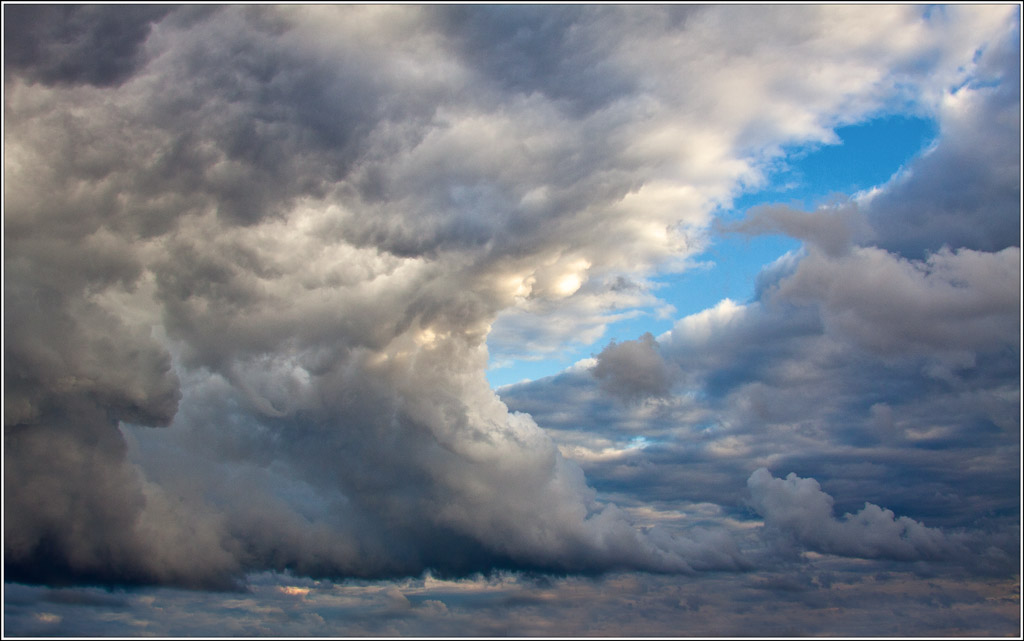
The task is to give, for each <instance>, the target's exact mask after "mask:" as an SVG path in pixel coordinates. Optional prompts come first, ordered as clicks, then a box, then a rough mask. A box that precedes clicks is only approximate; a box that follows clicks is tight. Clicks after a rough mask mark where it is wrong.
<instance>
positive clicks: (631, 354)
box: [591, 332, 673, 401]
mask: <svg viewBox="0 0 1024 641" xmlns="http://www.w3.org/2000/svg"><path fill="white" fill-rule="evenodd" d="M591 372H592V373H593V375H594V377H596V378H597V379H598V381H599V384H600V386H601V389H602V390H604V391H606V392H608V393H609V394H612V395H613V396H616V397H618V398H620V399H622V400H624V401H631V400H640V399H643V398H648V397H652V396H653V397H660V396H661V397H663V396H666V395H668V393H669V390H670V388H671V385H672V379H673V372H672V371H671V369H670V368H669V366H668V364H667V363H665V361H664V360H662V358H661V355H660V354H658V343H657V342H655V340H654V336H653V335H651V334H650V333H649V332H648V333H647V334H644V335H643V336H641V337H640V338H639V339H637V340H635V341H624V342H622V343H616V342H615V341H612V342H611V343H609V344H608V346H607V347H605V348H604V349H603V350H602V351H601V353H600V354H598V355H597V364H596V365H594V368H593V369H592V370H591Z"/></svg>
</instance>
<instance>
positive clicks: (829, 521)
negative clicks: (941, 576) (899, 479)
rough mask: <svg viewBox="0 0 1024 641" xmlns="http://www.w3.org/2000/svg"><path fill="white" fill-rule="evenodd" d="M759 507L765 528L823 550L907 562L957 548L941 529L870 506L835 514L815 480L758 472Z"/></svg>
mask: <svg viewBox="0 0 1024 641" xmlns="http://www.w3.org/2000/svg"><path fill="white" fill-rule="evenodd" d="M747 487H748V488H749V489H750V494H751V501H752V504H753V506H754V509H756V510H757V511H758V513H759V514H761V516H763V517H764V519H765V525H766V526H767V527H770V528H777V529H779V530H781V531H782V532H785V533H786V534H789V535H791V536H793V537H794V538H795V539H796V540H797V541H798V542H800V543H801V544H803V545H805V546H807V547H809V548H810V549H812V550H815V551H818V552H826V553H829V554H839V555H843V556H854V557H862V558H892V559H898V560H903V561H910V560H917V559H933V558H942V557H944V556H949V555H951V554H952V553H954V552H955V551H957V547H958V546H956V544H955V543H953V542H952V541H951V540H949V539H948V538H947V537H946V535H945V534H944V533H943V532H942V531H941V530H937V529H934V528H929V527H925V526H924V525H922V524H921V523H918V522H917V521H915V520H913V519H910V518H907V517H905V516H901V517H898V518H897V517H896V515H895V514H893V512H892V511H891V510H887V509H885V508H881V507H879V506H877V505H875V504H873V503H865V504H864V507H863V508H862V509H861V510H860V511H858V512H857V513H856V514H847V515H846V516H844V517H843V518H842V519H836V518H835V517H833V516H832V506H833V499H832V497H831V496H829V495H828V494H826V493H825V492H823V491H822V490H821V486H820V485H819V484H818V482H817V481H815V480H814V479H812V478H806V479H804V478H800V477H799V476H797V475H796V474H794V473H790V474H789V476H787V477H786V478H785V479H780V478H775V477H774V476H772V474H771V472H769V471H768V470H767V469H765V468H763V467H762V468H758V469H757V470H755V471H754V473H753V474H751V475H750V478H749V479H748V480H747Z"/></svg>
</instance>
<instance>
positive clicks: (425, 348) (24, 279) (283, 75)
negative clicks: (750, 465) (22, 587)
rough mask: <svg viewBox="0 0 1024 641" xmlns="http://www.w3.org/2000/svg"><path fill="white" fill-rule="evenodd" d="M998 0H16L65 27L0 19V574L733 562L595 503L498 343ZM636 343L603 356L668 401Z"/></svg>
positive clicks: (728, 546) (993, 19) (754, 174)
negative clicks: (571, 1) (797, 3)
mask: <svg viewBox="0 0 1024 641" xmlns="http://www.w3.org/2000/svg"><path fill="white" fill-rule="evenodd" d="M1006 9H1007V8H1005V7H1004V8H991V7H990V8H987V9H985V10H980V9H978V10H975V9H970V8H966V7H964V8H956V7H950V8H949V11H950V13H956V14H957V16H956V17H951V18H949V19H948V20H946V19H942V20H940V19H937V18H935V19H928V18H926V17H924V16H923V15H922V11H921V10H920V8H919V7H912V6H908V7H886V8H884V9H875V10H873V11H872V12H870V13H868V12H863V11H860V10H858V8H856V7H819V8H814V9H807V8H799V9H798V8H780V7H763V8H751V7H744V8H726V7H716V8H703V7H667V6H661V7H648V8H645V9H643V10H635V9H629V8H626V7H567V8H557V9H556V10H548V9H547V8H543V7H472V8H467V7H412V6H367V7H361V6H360V7H357V6H316V7H313V6H309V7H297V6H296V7H280V8H273V7H227V8H224V7H220V8H207V7H199V6H187V7H178V8H173V9H167V10H166V11H165V10H164V9H160V10H150V9H148V8H141V7H132V8H113V7H109V8H108V7H102V8H100V7H90V8H85V7H54V8H49V7H47V8H35V7H24V6H8V7H5V29H8V30H10V33H12V34H13V33H16V32H20V33H25V34H46V36H47V38H48V40H47V42H46V44H44V45H38V46H37V45H29V44H27V42H28V40H27V39H25V38H21V37H17V38H8V39H6V42H5V47H7V49H6V52H5V55H6V59H7V60H8V67H7V69H6V70H5V72H6V75H5V91H6V104H5V110H6V112H5V115H6V139H5V215H4V226H5V258H4V260H5V283H4V284H5V294H4V296H5V301H4V302H5V313H6V316H5V332H6V337H5V339H6V351H5V355H4V357H5V376H6V378H5V390H4V391H5V415H4V422H5V448H6V450H5V510H6V514H5V516H6V519H5V523H6V526H5V554H6V571H7V578H8V579H10V580H16V581H27V582H44V583H54V584H60V583H68V582H72V583H73V582H88V583H107V584H123V583H161V584H176V585H184V586H189V587H201V586H205V587H221V586H227V585H231V584H232V583H233V582H234V581H235V580H237V579H239V578H240V577H242V576H243V575H245V574H246V573H249V572H258V571H262V570H277V571H284V570H289V571H291V572H294V573H297V574H302V575H308V576H315V577H317V576H322V577H353V576H355V577H369V578H377V577H393V576H404V575H417V574H419V573H421V572H422V571H424V570H425V569H427V568H432V569H435V570H437V571H440V572H443V573H455V574H468V573H472V572H477V571H487V570H491V569H494V568H511V569H534V570H541V571H551V572H585V573H595V572H604V571H609V570H643V571H651V572H665V573H676V572H684V573H688V572H693V571H699V570H733V569H743V568H749V567H751V561H750V560H749V559H747V558H746V557H745V556H744V555H743V553H742V552H741V551H740V547H739V545H738V543H737V541H736V540H735V539H734V537H733V536H731V535H730V534H729V533H727V532H726V531H725V530H723V529H722V528H711V529H707V528H704V529H676V530H673V529H671V528H665V527H660V526H653V527H643V528H641V527H639V526H638V525H637V523H636V522H635V519H634V517H633V516H632V515H631V513H629V512H627V511H626V510H624V509H621V508H620V507H617V506H616V505H615V504H613V503H610V502H608V501H607V500H605V499H604V498H603V497H600V496H599V495H598V494H597V492H596V491H595V490H594V489H593V488H592V487H590V486H589V485H588V482H587V479H585V478H584V474H583V471H582V470H581V467H580V465H579V464H578V463H577V462H575V461H572V460H569V459H568V458H566V457H565V456H563V455H562V453H561V452H560V450H559V448H558V447H557V445H556V442H555V441H554V440H553V439H552V437H551V436H550V435H549V434H548V433H547V432H546V431H544V430H543V429H541V428H540V427H538V424H537V423H536V422H535V420H534V418H533V417H531V416H530V415H529V414H526V413H519V412H511V411H509V409H508V407H507V406H506V405H505V403H504V402H503V401H502V400H501V399H500V398H499V397H498V396H497V395H496V394H495V393H494V392H493V391H492V390H491V389H490V388H489V386H488V384H487V381H486V379H485V377H484V371H485V368H486V365H487V359H488V353H489V352H488V346H489V345H490V348H491V349H492V350H493V351H494V352H495V353H497V354H499V355H501V354H503V353H505V354H509V353H515V352H516V350H517V349H518V347H517V346H516V343H518V342H520V341H519V339H516V340H510V337H514V336H517V335H518V336H520V337H521V336H523V335H530V336H534V337H537V344H536V346H535V347H536V349H538V350H544V349H552V347H551V346H552V345H557V344H560V343H563V342H565V341H566V340H569V339H570V338H572V337H575V336H578V335H580V333H581V332H583V333H586V332H590V334H589V335H592V336H593V337H594V338H596V337H598V336H600V334H601V331H603V327H604V325H605V324H606V323H607V322H608V321H609V319H610V318H613V317H614V316H615V315H616V314H618V313H622V312H623V310H624V309H626V308H629V307H631V306H636V305H649V304H652V302H653V300H655V299H653V297H652V296H650V295H649V294H648V293H646V292H648V289H645V286H646V285H647V284H648V283H647V280H646V279H648V278H650V277H652V276H653V275H655V274H657V273H659V272H664V271H673V270H680V269H683V268H684V267H685V266H686V264H687V263H686V259H687V258H688V257H690V256H692V255H694V253H695V252H698V251H700V250H701V249H702V248H703V247H704V246H705V245H706V243H707V230H708V227H709V225H710V223H711V220H712V214H713V212H714V211H715V208H716V207H718V206H722V205H727V204H728V203H729V202H730V200H731V198H732V197H733V196H735V195H736V194H737V193H739V191H740V190H741V189H742V188H744V187H747V186H752V185H756V184H759V183H760V182H762V181H763V180H764V171H765V170H766V168H767V167H768V165H769V164H770V162H771V161H772V159H773V158H775V157H777V156H779V155H780V154H781V153H782V151H781V149H782V148H783V146H784V145H793V144H803V143H809V142H820V141H828V140H829V139H830V136H831V135H832V128H833V127H835V126H837V125H838V124H841V123H846V122H855V121H857V120H860V119H863V118H867V117H869V116H870V115H872V114H874V113H876V112H879V111H883V110H885V109H887V108H889V107H890V106H891V105H892V104H896V103H898V102H900V101H902V100H904V99H905V98H906V96H905V95H904V93H905V92H906V91H909V90H911V89H912V90H913V91H916V92H918V93H920V94H921V95H923V96H926V99H927V96H929V95H931V93H935V92H940V93H941V91H942V90H943V89H942V88H943V87H945V86H948V85H952V84H954V83H955V82H957V81H960V80H961V79H962V77H963V76H964V74H965V73H967V72H965V71H964V69H965V68H966V67H965V65H969V64H970V62H971V58H972V55H973V52H974V50H975V49H976V48H977V47H979V46H981V45H982V44H983V43H984V42H986V41H988V40H993V41H994V40H997V39H999V38H1002V37H1005V32H1006V30H1007V26H1006V22H1007V15H1008V13H1007V10H1006ZM879 10H880V11H883V12H884V13H885V20H882V21H880V20H879V19H878V13H877V11H879ZM114 13H117V15H118V17H117V19H114V17H113V15H114ZM839 21H843V24H844V27H843V28H842V29H839V30H837V25H838V24H839ZM851 24H856V25H859V26H860V27H861V28H860V29H849V28H847V27H849V26H850V25H851ZM879 24H884V25H888V28H885V29H878V28H877V26H878V25H879ZM889 29H891V30H892V31H890V30H889ZM894 32H898V33H899V34H900V42H901V43H902V44H901V45H900V46H899V47H895V46H892V45H891V42H892V34H893V33H894ZM98 34H112V37H99V35H98ZM32 42H34V40H33V41H32ZM538 42H543V43H544V46H537V44H538ZM940 43H941V44H942V48H941V50H942V51H943V52H944V53H943V55H938V56H936V55H933V54H934V52H935V50H936V47H938V45H939V44H940ZM510 60H511V61H515V62H516V64H509V61H510ZM552 60H557V61H558V63H557V64H551V61H552ZM806 60H815V61H816V71H815V73H812V74H805V73H801V72H799V71H798V69H799V68H800V66H801V65H802V64H804V62H805V61H806ZM890 70H896V72H894V73H892V74H890V75H886V74H887V73H888V72H889V71H890ZM908 88H911V89H908ZM930 92H931V93H930ZM864 251H866V252H869V251H872V250H869V249H864ZM879 251H881V250H879ZM1004 251H1008V252H1010V251H1012V249H1006V250H1004ZM858 256H860V254H857V253H854V254H850V255H847V256H845V258H843V259H849V260H855V259H856V258H857V257H858ZM936 256H939V258H935V259H934V260H935V261H938V262H941V261H943V260H947V261H952V262H954V263H956V264H957V265H959V264H960V263H962V262H965V261H969V260H970V256H969V255H968V253H966V252H960V253H958V254H955V257H956V258H955V259H954V258H949V256H951V255H950V254H936ZM986 256H987V255H986ZM991 260H994V259H991V258H979V259H978V261H977V264H978V266H979V267H983V268H986V269H987V268H988V267H985V265H988V262H990V261H991ZM938 262H937V263H936V265H937V267H936V268H937V269H940V268H941V265H939V264H938ZM982 263H984V265H982ZM798 269H799V268H798ZM992 269H994V270H995V272H998V273H999V274H1002V273H1003V271H1000V270H1004V267H1002V266H994V267H992ZM623 282H633V283H638V286H637V288H636V289H635V291H636V292H640V293H634V294H628V293H624V290H623V288H622V286H621V285H622V283H623ZM957 282H960V281H957ZM967 282H968V285H971V284H973V282H974V281H971V280H970V279H968V281H967ZM840 299H841V297H840ZM566 309H569V310H572V311H573V313H571V314H565V313H561V314H560V311H562V312H564V310H566ZM929 309H931V308H929V307H928V306H927V305H922V306H921V307H920V312H921V313H922V314H926V313H927V312H928V311H929ZM509 318H514V319H516V321H517V324H516V325H515V327H514V329H515V330H516V331H505V330H504V329H503V322H506V321H505V320H503V319H509ZM842 318H843V317H842V316H840V318H839V321H837V322H838V324H839V325H842V322H841V320H842ZM551 319H556V320H557V321H558V322H550V321H551ZM985 327H989V325H985ZM994 327H995V328H996V330H997V331H1002V330H1003V328H1004V320H999V321H997V322H996V325H995V326H994ZM950 331H953V332H954V333H955V331H956V328H953V329H951V330H950ZM517 332H518V334H517ZM957 335H959V334H957ZM999 340H1001V339H999ZM968 342H969V341H968ZM997 342H998V341H997ZM627 345H628V344H627V343H622V344H620V345H618V346H617V347H616V348H615V349H613V348H609V350H606V352H605V353H604V357H603V360H602V363H609V364H610V365H611V366H612V367H613V369H614V370H615V372H616V374H615V375H609V376H608V377H606V378H605V379H604V380H605V381H606V382H607V384H608V385H614V384H616V382H618V383H619V385H618V386H617V387H616V390H617V392H616V393H619V394H621V395H624V396H626V397H629V398H639V397H640V396H642V395H643V394H644V393H647V392H651V391H653V392H655V393H657V394H658V395H661V396H666V395H668V392H669V390H670V388H671V385H672V384H673V381H674V380H675V377H676V376H678V375H679V374H678V373H677V372H676V371H675V370H674V369H672V368H667V369H665V370H664V371H662V370H658V369H657V367H658V366H659V362H660V361H658V360H657V358H660V357H661V356H662V355H665V356H667V357H671V355H672V353H673V352H672V350H673V349H675V348H674V347H672V348H670V349H669V350H668V351H665V350H657V349H656V346H655V344H654V342H653V340H648V341H646V342H644V343H643V344H642V345H640V347H638V348H637V349H633V348H632V347H627ZM971 345H973V343H972V344H971ZM971 345H968V347H970V346H971ZM644 350H647V351H644ZM659 351H664V352H665V353H664V354H661V355H659V353H658V352H659ZM616 354H618V356H620V357H621V358H617V357H615V355H616ZM617 364H618V365H622V364H625V365H630V366H631V367H633V366H635V367H634V369H633V370H631V372H623V371H622V370H621V368H620V367H618V365H617ZM651 367H654V368H655V370H656V371H655V376H654V378H651V376H640V374H642V373H643V372H641V371H640V370H641V369H645V368H646V369H645V371H648V372H649V370H650V368H651ZM638 368H639V369H638ZM638 376H639V378H638ZM629 381H632V383H630V384H631V385H632V387H630V386H629V385H626V386H625V387H624V386H623V385H622V383H623V382H626V383H628V382H629ZM149 428H159V429H149ZM749 472H750V470H747V474H749ZM739 486H740V487H741V486H742V479H741V480H740V483H739ZM698 489H699V488H687V489H685V491H686V492H695V491H698Z"/></svg>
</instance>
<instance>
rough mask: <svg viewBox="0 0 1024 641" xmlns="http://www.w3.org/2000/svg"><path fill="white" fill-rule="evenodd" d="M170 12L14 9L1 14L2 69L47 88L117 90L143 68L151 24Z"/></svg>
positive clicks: (145, 8) (135, 8) (153, 9)
mask: <svg viewBox="0 0 1024 641" xmlns="http://www.w3.org/2000/svg"><path fill="white" fill-rule="evenodd" d="M169 10H170V9H169V8H168V7H158V6H133V7H125V10H124V11H120V12H117V13H112V12H110V11H105V10H102V9H100V8H99V7H94V6H71V5H65V6H59V7H53V6H50V7H46V6H33V5H18V6H13V7H10V8H9V9H5V11H4V13H5V15H6V16H7V19H6V20H5V21H4V24H5V28H4V53H5V64H6V65H8V68H9V69H14V70H17V71H18V72H19V73H21V74H25V75H26V76H28V77H30V78H32V79H34V80H39V81H41V82H44V83H47V84H56V83H80V82H81V83H89V84H93V85H98V86H112V85H118V84H120V83H121V82H123V81H125V80H126V79H128V78H129V77H131V75H132V74H133V73H134V72H135V71H136V70H137V68H138V67H139V66H141V65H142V64H143V63H144V56H143V51H142V49H143V47H142V44H143V43H144V42H145V40H146V37H147V36H148V35H149V27H150V24H151V23H153V22H155V21H158V20H159V19H160V18H162V17H163V16H164V15H165V14H166V13H167V12H168V11H169Z"/></svg>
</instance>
